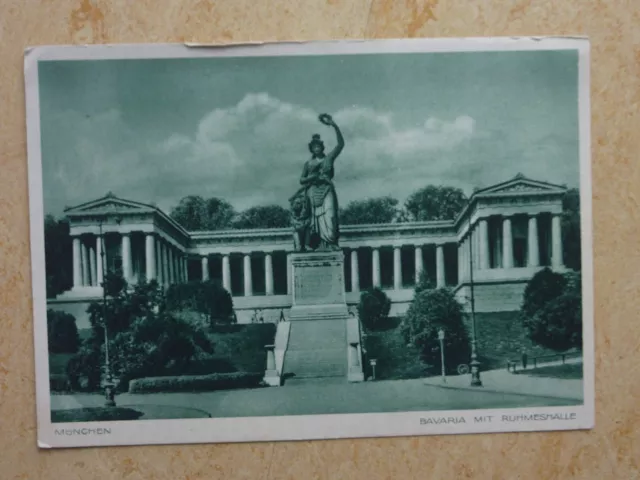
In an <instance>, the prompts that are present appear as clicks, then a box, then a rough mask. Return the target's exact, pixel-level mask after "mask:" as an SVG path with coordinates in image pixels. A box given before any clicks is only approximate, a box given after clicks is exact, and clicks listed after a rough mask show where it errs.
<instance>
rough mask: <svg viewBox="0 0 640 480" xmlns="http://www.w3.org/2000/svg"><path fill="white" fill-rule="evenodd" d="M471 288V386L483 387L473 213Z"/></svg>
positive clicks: (470, 267) (470, 255) (470, 264)
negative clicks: (476, 294) (475, 283)
mask: <svg viewBox="0 0 640 480" xmlns="http://www.w3.org/2000/svg"><path fill="white" fill-rule="evenodd" d="M469 288H470V290H471V292H470V293H471V362H470V365H471V386H472V387H481V386H482V380H480V362H479V361H478V345H477V339H476V302H475V296H474V291H473V242H472V241H471V214H469Z"/></svg>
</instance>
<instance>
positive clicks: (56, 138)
mask: <svg viewBox="0 0 640 480" xmlns="http://www.w3.org/2000/svg"><path fill="white" fill-rule="evenodd" d="M25 81H26V102H27V132H28V156H29V160H28V161H29V194H30V215H31V253H32V274H33V275H32V281H33V306H34V335H35V346H36V370H37V371H36V379H37V405H38V441H39V445H40V447H43V448H53V447H79V446H95V445H127V444H167V443H202V442H245V441H264V440H297V439H325V438H345V437H370V436H399V435H430V434H455V433H478V432H505V431H536V430H571V429H587V428H592V427H593V425H594V352H593V349H594V342H593V305H592V289H593V267H592V240H591V235H592V233H591V174H590V153H589V150H590V140H589V136H590V125H589V43H588V40H586V39H581V38H469V39H414V40H376V41H337V42H311V43H282V44H252V45H232V46H218V47H216V46H198V45H195V46H194V45H104V46H77V47H72V46H59V47H34V48H31V49H29V50H27V51H26V52H25Z"/></svg>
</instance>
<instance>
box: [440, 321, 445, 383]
mask: <svg viewBox="0 0 640 480" xmlns="http://www.w3.org/2000/svg"><path fill="white" fill-rule="evenodd" d="M438 340H440V365H441V366H442V383H447V376H446V374H445V371H444V330H443V329H442V328H441V329H439V330H438Z"/></svg>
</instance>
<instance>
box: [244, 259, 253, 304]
mask: <svg viewBox="0 0 640 480" xmlns="http://www.w3.org/2000/svg"><path fill="white" fill-rule="evenodd" d="M243 270H244V296H245V297H250V296H252V295H253V278H252V274H251V254H250V253H245V254H244V258H243Z"/></svg>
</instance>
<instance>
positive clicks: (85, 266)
mask: <svg viewBox="0 0 640 480" xmlns="http://www.w3.org/2000/svg"><path fill="white" fill-rule="evenodd" d="M80 251H81V252H82V285H84V286H85V287H88V286H89V285H91V272H90V271H89V251H88V250H87V244H86V243H85V241H84V240H81V241H80Z"/></svg>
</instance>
